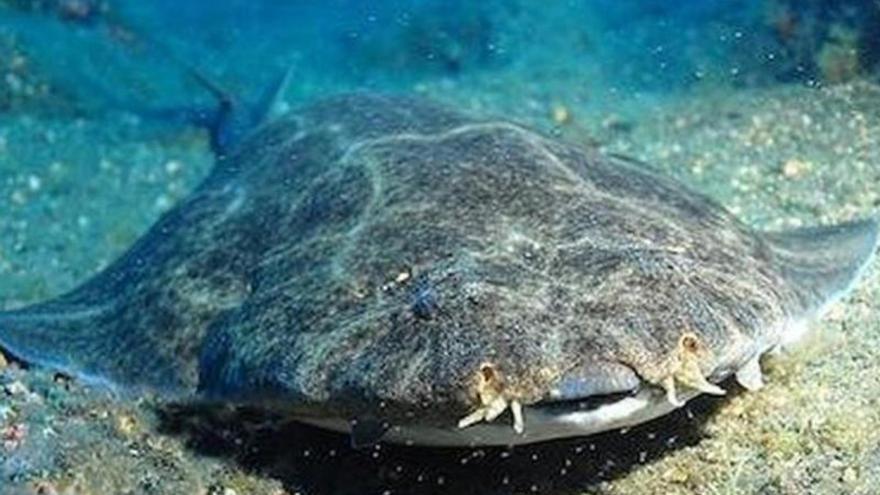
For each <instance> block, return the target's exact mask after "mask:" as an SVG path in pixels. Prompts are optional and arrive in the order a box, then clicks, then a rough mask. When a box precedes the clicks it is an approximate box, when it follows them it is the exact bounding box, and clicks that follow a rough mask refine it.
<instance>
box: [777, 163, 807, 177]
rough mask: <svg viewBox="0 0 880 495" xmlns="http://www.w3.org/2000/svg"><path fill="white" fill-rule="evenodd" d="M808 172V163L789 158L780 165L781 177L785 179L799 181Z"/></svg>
mask: <svg viewBox="0 0 880 495" xmlns="http://www.w3.org/2000/svg"><path fill="white" fill-rule="evenodd" d="M809 170H810V162H805V161H803V160H798V159H797V158H790V159H788V160H786V161H785V163H783V164H782V175H783V176H785V178H787V179H799V178H801V177H803V176H804V175H806V173H807V172H808V171H809Z"/></svg>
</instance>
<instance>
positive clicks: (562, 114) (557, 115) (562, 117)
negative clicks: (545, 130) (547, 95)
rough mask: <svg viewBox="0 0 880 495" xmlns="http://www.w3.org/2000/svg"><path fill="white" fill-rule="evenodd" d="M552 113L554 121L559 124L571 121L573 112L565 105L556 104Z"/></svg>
mask: <svg viewBox="0 0 880 495" xmlns="http://www.w3.org/2000/svg"><path fill="white" fill-rule="evenodd" d="M551 115H552V116H553V122H556V123H557V124H560V125H562V124H568V123H569V122H571V112H570V111H569V110H568V107H566V106H565V105H554V106H553V111H552V112H551Z"/></svg>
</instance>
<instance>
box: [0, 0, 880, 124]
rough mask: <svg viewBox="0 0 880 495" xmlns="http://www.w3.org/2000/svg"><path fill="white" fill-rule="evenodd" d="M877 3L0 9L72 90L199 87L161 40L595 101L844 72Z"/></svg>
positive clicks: (337, 76) (5, 24)
mask: <svg viewBox="0 0 880 495" xmlns="http://www.w3.org/2000/svg"><path fill="white" fill-rule="evenodd" d="M878 11H880V8H878V7H877V6H876V3H875V2H872V1H870V0H845V1H837V2H835V1H829V0H807V1H794V0H744V1H738V2H733V1H722V0H690V1H682V2H669V1H659V0H650V1H640V2H636V1H614V0H592V1H580V2H578V1H569V2H561V1H556V2H530V1H525V0H517V1H510V0H490V1H485V2H469V1H440V0H412V1H403V0H393V1H392V0H386V1H370V2H368V1H363V0H361V1H358V0H324V1H292V2H276V1H266V0H264V1H245V0H223V1H179V0H176V1H171V0H157V1H152V2H135V1H131V0H126V1H122V0H117V1H111V0H42V1H37V0H31V1H27V0H16V1H6V2H2V3H0V23H2V30H3V32H5V33H13V34H14V35H15V36H16V37H17V39H19V40H23V44H24V45H25V46H26V47H27V48H28V50H29V54H30V55H31V56H32V59H33V62H34V66H35V67H36V68H38V70H40V71H42V72H44V73H46V74H48V78H49V79H50V80H52V81H54V82H55V83H56V84H57V85H58V86H60V87H64V88H65V90H66V91H70V92H72V93H75V94H76V97H77V98H78V99H80V100H81V101H80V103H81V104H82V105H97V106H99V107H100V106H101V104H102V102H103V104H107V103H111V104H114V105H119V104H120V102H124V101H132V100H133V101H136V102H138V103H144V102H145V101H146V102H152V103H157V104H158V103H163V104H167V103H169V102H176V103H184V102H192V101H194V100H196V99H198V98H200V97H204V95H199V94H198V93H197V92H194V91H193V88H192V85H191V84H189V83H188V82H187V81H186V78H182V77H181V72H182V71H181V70H180V67H179V65H175V64H173V63H169V59H168V56H167V54H168V53H169V52H170V53H173V54H174V57H176V58H178V59H179V60H181V61H185V62H186V63H189V64H192V65H193V66H197V67H200V68H201V69H202V70H204V71H205V72H206V73H207V74H209V75H210V77H211V78H213V79H216V80H217V81H219V82H222V84H223V85H224V86H225V87H229V88H232V89H234V90H235V91H237V92H255V91H256V88H259V87H260V86H261V85H264V84H266V81H267V80H271V78H272V77H273V75H274V74H278V73H279V72H281V71H283V70H284V68H285V67H287V66H291V65H292V66H294V67H295V71H296V84H294V85H293V88H292V89H291V94H290V95H289V98H290V99H292V100H298V99H309V98H312V97H314V96H318V95H321V94H326V93H332V92H338V91H343V90H351V89H373V90H385V91H412V90H413V89H414V88H418V87H419V85H424V84H432V83H436V82H437V81H452V82H454V83H455V84H458V85H460V88H461V91H463V92H474V93H476V94H479V93H481V92H488V91H491V90H492V88H491V81H492V78H493V77H494V76H498V77H499V78H503V79H504V80H505V81H509V80H516V77H517V76H519V77H520V79H519V80H520V81H522V83H523V84H531V85H533V86H538V85H549V86H552V85H553V84H554V83H559V82H564V83H569V84H580V85H583V86H587V87H589V93H590V94H591V95H592V96H591V97H592V98H593V99H594V100H595V99H601V100H603V101H604V100H607V99H608V98H612V97H624V98H626V97H630V96H633V95H637V94H643V93H654V94H658V93H659V94H662V93H668V92H681V91H688V90H691V89H693V88H694V87H695V86H706V85H719V86H722V87H731V88H736V87H743V86H756V85H771V84H777V83H791V82H795V83H805V84H817V83H822V82H823V80H824V79H834V82H837V77H836V76H833V75H832V76H829V74H827V73H826V72H828V70H829V69H827V68H826V67H824V66H822V65H821V64H822V63H825V64H826V65H828V62H823V61H822V60H820V56H822V55H821V54H822V50H823V48H827V47H828V46H832V47H837V46H841V47H842V52H843V53H846V51H847V50H853V51H855V52H856V55H855V57H853V58H855V59H856V60H857V64H858V67H857V72H858V73H859V74H860V75H863V74H865V73H872V72H873V70H874V68H875V65H876V62H877V58H878V55H877V53H878V50H877V44H878V43H880V42H878V41H877V40H878V39H880V36H876V34H877V33H878V32H880V13H878ZM841 33H842V34H841ZM841 38H843V39H842V40H841ZM157 45H161V47H162V49H161V50H162V51H161V52H159V51H157V49H156V47H157ZM844 62H846V61H844ZM844 77H847V75H844ZM569 87H570V86H569ZM102 99H103V100H102Z"/></svg>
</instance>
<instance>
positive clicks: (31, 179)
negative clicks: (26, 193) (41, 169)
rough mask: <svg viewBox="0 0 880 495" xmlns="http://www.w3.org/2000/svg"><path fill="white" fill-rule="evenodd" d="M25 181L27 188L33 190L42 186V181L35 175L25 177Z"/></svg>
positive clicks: (37, 189)
mask: <svg viewBox="0 0 880 495" xmlns="http://www.w3.org/2000/svg"><path fill="white" fill-rule="evenodd" d="M27 183H28V188H29V189H30V190H31V191H34V192H36V191H39V190H40V188H41V187H42V186H43V181H42V180H40V178H39V177H38V176H36V175H29V176H28V178H27Z"/></svg>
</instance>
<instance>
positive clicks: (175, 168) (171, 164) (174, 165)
mask: <svg viewBox="0 0 880 495" xmlns="http://www.w3.org/2000/svg"><path fill="white" fill-rule="evenodd" d="M182 168H183V164H182V163H180V161H178V160H168V161H167V162H165V172H167V173H168V175H177V173H178V172H180V170H181V169H182Z"/></svg>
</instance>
